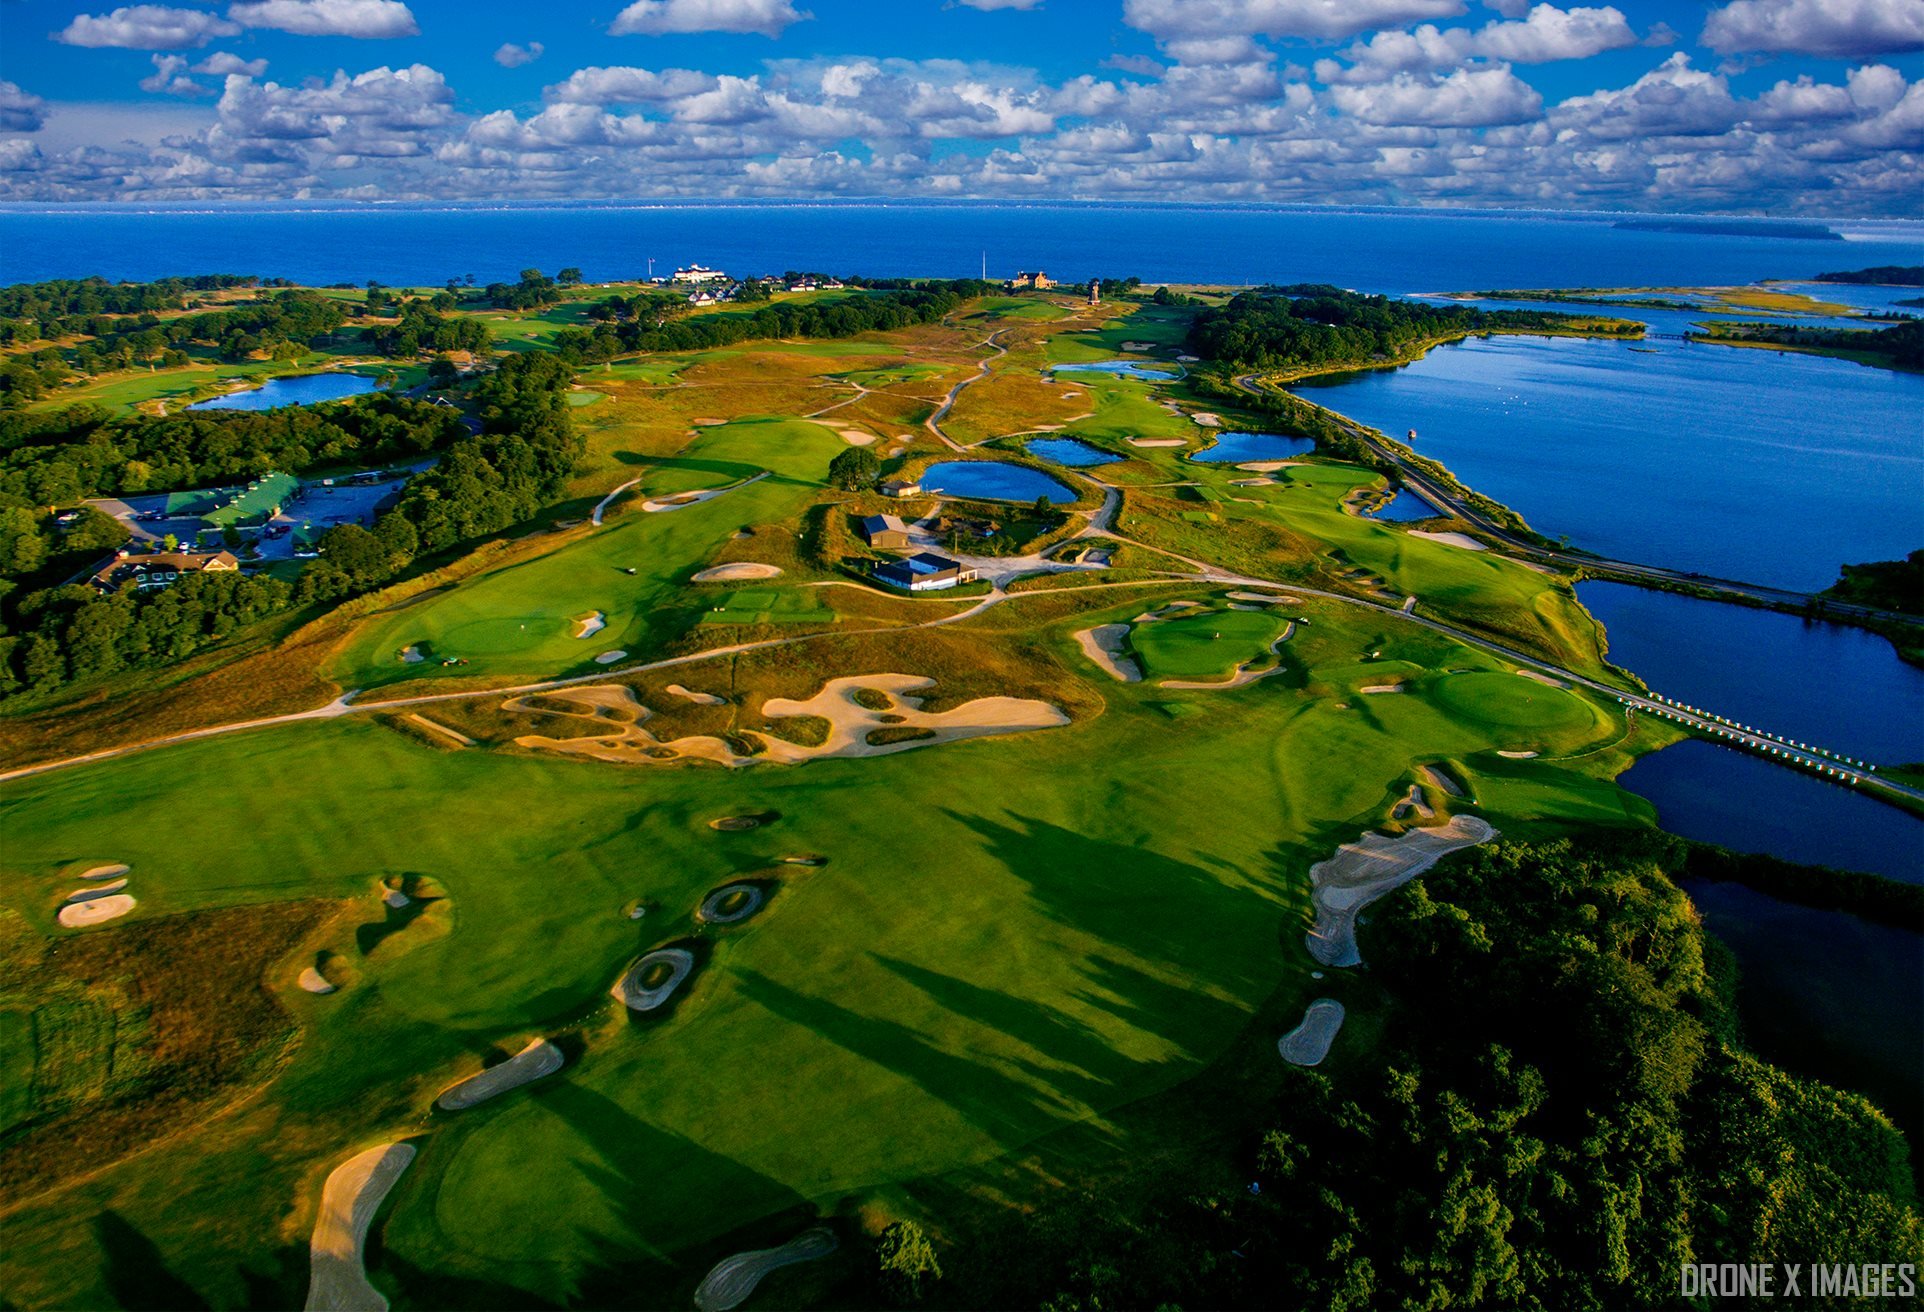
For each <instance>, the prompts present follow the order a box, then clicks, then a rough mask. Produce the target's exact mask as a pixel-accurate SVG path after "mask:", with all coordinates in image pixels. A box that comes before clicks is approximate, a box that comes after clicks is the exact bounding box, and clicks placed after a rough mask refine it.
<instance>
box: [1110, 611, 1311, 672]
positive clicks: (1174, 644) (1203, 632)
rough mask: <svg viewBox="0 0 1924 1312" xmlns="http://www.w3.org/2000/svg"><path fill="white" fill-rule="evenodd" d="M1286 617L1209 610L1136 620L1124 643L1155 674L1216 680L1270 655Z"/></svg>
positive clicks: (1258, 612) (1270, 614) (1249, 612)
mask: <svg viewBox="0 0 1924 1312" xmlns="http://www.w3.org/2000/svg"><path fill="white" fill-rule="evenodd" d="M1287 625H1288V620H1286V619H1284V618H1283V617H1282V616H1280V615H1276V614H1273V613H1271V612H1268V611H1244V610H1211V611H1205V612H1203V613H1202V614H1199V615H1186V616H1182V617H1180V618H1172V619H1166V620H1158V621H1156V622H1155V623H1152V624H1138V625H1136V626H1135V627H1134V628H1132V629H1130V630H1129V645H1130V647H1131V648H1132V649H1133V650H1134V651H1135V653H1136V655H1137V656H1138V657H1140V658H1141V660H1142V665H1143V673H1144V674H1146V675H1148V676H1149V677H1151V678H1158V679H1216V678H1226V677H1227V676H1229V675H1231V674H1234V673H1235V672H1236V667H1237V666H1239V665H1243V664H1245V663H1247V662H1249V661H1253V660H1255V659H1257V658H1258V657H1261V656H1267V655H1268V654H1269V649H1270V645H1271V644H1272V643H1274V642H1275V641H1276V639H1278V638H1280V637H1281V636H1282V634H1283V629H1284V628H1285V627H1286V626H1287Z"/></svg>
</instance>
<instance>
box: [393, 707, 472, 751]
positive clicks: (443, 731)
mask: <svg viewBox="0 0 1924 1312" xmlns="http://www.w3.org/2000/svg"><path fill="white" fill-rule="evenodd" d="M408 719H410V720H412V721H414V723H416V724H418V725H420V726H421V727H422V728H423V729H426V730H427V731H428V732H429V733H436V734H439V735H441V737H443V738H446V739H448V740H449V741H450V742H454V743H457V744H459V745H460V746H462V747H476V746H479V744H478V743H476V742H475V741H474V739H472V738H470V737H468V736H467V735H466V734H464V733H462V732H461V731H460V730H459V729H450V728H449V727H448V726H447V725H445V724H442V723H441V722H440V721H439V720H430V719H429V718H428V717H427V716H425V715H416V714H415V713H414V712H412V711H410V712H408Z"/></svg>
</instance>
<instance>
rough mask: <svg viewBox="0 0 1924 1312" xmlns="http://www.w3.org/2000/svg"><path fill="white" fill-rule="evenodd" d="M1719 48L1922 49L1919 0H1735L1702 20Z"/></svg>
mask: <svg viewBox="0 0 1924 1312" xmlns="http://www.w3.org/2000/svg"><path fill="white" fill-rule="evenodd" d="M1701 40H1702V41H1703V43H1704V44H1705V45H1707V46H1709V47H1710V48H1711V49H1712V50H1715V51H1717V52H1719V53H1721V54H1731V53H1738V52H1751V51H1756V52H1761V53H1765V54H1791V53H1798V54H1807V55H1829V56H1835V57H1838V58H1845V59H1849V58H1856V57H1859V56H1863V55H1894V54H1901V53H1904V52H1907V51H1912V50H1924V0H1735V3H1733V4H1730V5H1726V6H1725V7H1724V8H1722V9H1718V10H1715V11H1713V12H1712V13H1711V15H1710V17H1709V18H1708V19H1706V20H1705V21H1704V30H1703V36H1702V37H1701Z"/></svg>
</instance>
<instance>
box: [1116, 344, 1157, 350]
mask: <svg viewBox="0 0 1924 1312" xmlns="http://www.w3.org/2000/svg"><path fill="white" fill-rule="evenodd" d="M1122 349H1123V350H1125V351H1153V350H1155V349H1156V344H1155V343H1154V342H1124V343H1123V344H1122Z"/></svg>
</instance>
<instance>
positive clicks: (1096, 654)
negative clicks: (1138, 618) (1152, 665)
mask: <svg viewBox="0 0 1924 1312" xmlns="http://www.w3.org/2000/svg"><path fill="white" fill-rule="evenodd" d="M1128 637H1129V626H1128V625H1127V624H1098V625H1096V627H1095V628H1093V629H1084V630H1082V632H1080V633H1078V634H1076V641H1077V642H1078V643H1080V644H1081V646H1082V654H1083V655H1084V656H1087V657H1088V658H1089V659H1090V660H1091V661H1092V662H1094V663H1095V664H1096V665H1098V666H1100V667H1101V668H1102V670H1103V672H1104V673H1106V674H1108V675H1109V677H1110V678H1112V679H1116V680H1118V681H1120V682H1122V683H1141V682H1142V667H1141V666H1140V665H1138V664H1136V662H1135V658H1134V657H1132V656H1130V655H1129V654H1128V649H1127V647H1126V646H1125V643H1126V641H1127V639H1128Z"/></svg>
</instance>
